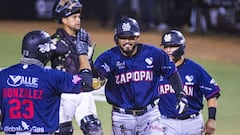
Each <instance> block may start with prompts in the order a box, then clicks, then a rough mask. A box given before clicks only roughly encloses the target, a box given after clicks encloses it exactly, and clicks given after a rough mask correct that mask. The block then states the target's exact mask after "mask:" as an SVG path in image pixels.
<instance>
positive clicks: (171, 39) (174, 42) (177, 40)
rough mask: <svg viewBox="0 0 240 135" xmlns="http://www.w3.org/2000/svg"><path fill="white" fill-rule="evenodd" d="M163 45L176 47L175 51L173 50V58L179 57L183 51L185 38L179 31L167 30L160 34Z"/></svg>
mask: <svg viewBox="0 0 240 135" xmlns="http://www.w3.org/2000/svg"><path fill="white" fill-rule="evenodd" d="M161 45H163V47H178V46H179V49H177V50H176V51H174V52H173V54H172V55H173V56H174V57H175V59H177V60H178V59H179V58H180V57H181V56H182V55H183V54H184V51H185V46H186V43H185V38H184V36H183V34H182V33H181V32H180V31H177V30H170V31H169V32H166V33H164V34H163V36H162V43H161Z"/></svg>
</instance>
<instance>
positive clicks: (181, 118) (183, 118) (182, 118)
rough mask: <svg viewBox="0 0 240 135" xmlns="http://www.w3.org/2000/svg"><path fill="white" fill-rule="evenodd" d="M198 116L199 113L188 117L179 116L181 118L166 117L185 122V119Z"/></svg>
mask: <svg viewBox="0 0 240 135" xmlns="http://www.w3.org/2000/svg"><path fill="white" fill-rule="evenodd" d="M198 115H199V112H197V113H194V114H190V115H185V116H181V117H167V118H171V119H177V120H186V119H190V118H195V117H197V116H198Z"/></svg>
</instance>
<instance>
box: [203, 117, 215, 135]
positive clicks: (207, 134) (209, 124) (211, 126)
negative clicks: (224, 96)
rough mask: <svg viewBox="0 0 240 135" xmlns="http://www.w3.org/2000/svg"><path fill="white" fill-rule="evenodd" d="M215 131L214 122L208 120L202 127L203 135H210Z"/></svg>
mask: <svg viewBox="0 0 240 135" xmlns="http://www.w3.org/2000/svg"><path fill="white" fill-rule="evenodd" d="M215 129H216V120H213V119H208V120H207V122H206V123H205V126H204V130H205V131H204V132H205V135H211V134H213V133H214V131H215Z"/></svg>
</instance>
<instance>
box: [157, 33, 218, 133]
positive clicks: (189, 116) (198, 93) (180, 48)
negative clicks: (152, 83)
mask: <svg viewBox="0 0 240 135" xmlns="http://www.w3.org/2000/svg"><path fill="white" fill-rule="evenodd" d="M185 44H186V43H185V38H184V36H183V35H182V33H181V32H179V31H177V30H170V31H168V32H166V33H164V34H163V36H162V42H161V45H162V46H163V50H164V51H165V52H166V53H167V54H168V55H169V57H170V58H171V59H172V60H173V61H174V62H175V65H176V66H177V69H178V72H179V74H180V76H181V79H182V82H183V89H184V91H185V93H186V96H187V100H188V103H189V108H188V111H187V113H185V114H184V115H179V114H178V113H177V112H176V111H175V108H174V105H175V102H176V100H177V99H176V97H175V95H174V93H175V92H174V91H173V88H172V85H171V84H170V83H169V81H168V80H166V79H165V78H163V77H162V78H160V84H159V86H158V91H159V93H160V100H159V109H160V112H161V114H162V122H163V127H164V133H165V134H166V135H202V134H203V132H205V134H208V135H210V134H213V133H214V131H215V129H216V111H217V99H218V97H219V96H220V88H219V86H218V85H217V83H216V82H215V80H214V79H213V78H212V77H211V76H210V75H209V74H208V73H207V72H206V71H205V70H204V68H203V67H201V66H200V65H199V64H197V63H196V62H194V61H192V60H191V59H188V58H185V57H184V56H183V55H184V52H185V46H186V45H185ZM204 97H205V99H206V100H207V106H208V120H207V121H206V123H205V126H204V120H203V117H202V114H201V112H200V111H201V110H202V109H203V98H204Z"/></svg>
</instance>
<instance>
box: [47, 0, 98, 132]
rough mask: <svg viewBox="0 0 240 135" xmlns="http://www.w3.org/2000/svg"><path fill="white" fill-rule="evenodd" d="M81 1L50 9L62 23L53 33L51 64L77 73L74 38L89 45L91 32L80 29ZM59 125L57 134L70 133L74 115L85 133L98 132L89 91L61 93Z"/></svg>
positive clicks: (62, 1) (66, 0)
mask: <svg viewBox="0 0 240 135" xmlns="http://www.w3.org/2000/svg"><path fill="white" fill-rule="evenodd" d="M81 10H82V4H81V3H80V2H79V1H78V0H59V1H57V2H56V4H55V6H54V8H53V17H54V18H55V20H56V21H57V22H58V23H59V24H60V25H62V28H58V29H57V30H56V33H54V34H53V35H52V42H53V43H54V44H55V45H56V47H57V49H56V51H55V53H54V55H53V57H52V59H51V66H52V68H54V69H58V70H61V71H65V72H69V73H73V74H74V73H76V72H78V68H79V65H81V64H80V63H79V62H78V61H79V60H78V55H77V53H76V52H77V50H76V41H77V40H80V41H82V42H84V43H86V44H88V45H89V46H91V44H92V43H91V41H90V35H89V33H87V32H86V31H85V30H84V29H83V28H81V19H80V18H81ZM59 115H60V124H59V130H58V131H57V132H56V134H60V135H72V134H73V127H72V120H73V118H74V116H75V119H76V121H77V124H78V126H79V127H80V129H81V130H82V131H83V133H84V134H85V135H101V134H102V127H101V123H100V120H99V119H98V118H97V111H96V105H95V101H94V98H93V96H92V93H91V92H84V93H80V94H62V96H61V106H60V112H59Z"/></svg>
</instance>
